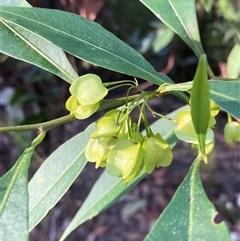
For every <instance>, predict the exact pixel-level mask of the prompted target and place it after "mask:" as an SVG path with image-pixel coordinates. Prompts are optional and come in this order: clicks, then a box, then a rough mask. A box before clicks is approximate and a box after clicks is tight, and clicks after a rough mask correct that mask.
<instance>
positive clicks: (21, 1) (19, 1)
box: [0, 0, 31, 7]
mask: <svg viewBox="0 0 240 241" xmlns="http://www.w3.org/2000/svg"><path fill="white" fill-rule="evenodd" d="M0 6H9V7H31V5H30V4H29V3H28V2H27V1H25V0H4V1H1V2H0Z"/></svg>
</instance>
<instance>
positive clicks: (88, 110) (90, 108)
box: [75, 103, 99, 120]
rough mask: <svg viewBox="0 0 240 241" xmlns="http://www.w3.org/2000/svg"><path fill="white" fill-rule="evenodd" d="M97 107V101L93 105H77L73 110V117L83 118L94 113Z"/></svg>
mask: <svg viewBox="0 0 240 241" xmlns="http://www.w3.org/2000/svg"><path fill="white" fill-rule="evenodd" d="M98 108H99V103H95V104H93V105H79V106H78V107H77V109H76V111H75V117H76V118H77V119H79V120H83V119H86V118H88V117H89V116H91V115H92V114H94V113H95V112H96V111H97V110H98Z"/></svg>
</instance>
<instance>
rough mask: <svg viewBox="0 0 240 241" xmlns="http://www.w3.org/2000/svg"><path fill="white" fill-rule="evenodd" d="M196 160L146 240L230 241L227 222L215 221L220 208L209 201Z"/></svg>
mask: <svg viewBox="0 0 240 241" xmlns="http://www.w3.org/2000/svg"><path fill="white" fill-rule="evenodd" d="M199 165H200V161H199V160H196V161H195V162H194V163H193V164H192V166H191V168H190V171H189V172H188V174H187V176H186V177H185V179H184V181H183V182H182V184H181V185H180V186H179V188H178V189H177V191H176V192H175V194H174V196H173V198H172V200H171V202H170V203H169V204H168V206H167V207H166V208H165V210H164V211H163V213H162V214H161V215H160V217H159V218H158V220H157V222H156V223H155V225H154V226H153V228H152V229H151V231H150V232H149V233H148V235H147V236H146V238H145V239H144V241H152V240H171V241H179V240H184V241H202V240H218V241H230V235H229V232H228V230H227V227H226V224H225V223H224V222H221V223H219V224H216V223H215V222H214V218H215V217H216V215H217V211H216V209H215V207H214V206H213V204H212V203H211V202H210V201H209V200H208V198H207V196H206V194H205V192H204V189H203V187H202V183H201V180H200V177H199Z"/></svg>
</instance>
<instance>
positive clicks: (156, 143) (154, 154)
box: [142, 134, 173, 174]
mask: <svg viewBox="0 0 240 241" xmlns="http://www.w3.org/2000/svg"><path fill="white" fill-rule="evenodd" d="M142 149H143V161H144V166H145V169H146V172H147V173H148V174H150V173H152V171H153V170H154V168H155V167H160V166H162V167H166V166H169V165H170V164H171V162H172V158H173V155H172V150H171V148H170V146H169V145H168V143H167V142H166V141H165V140H163V138H162V137H161V135H160V134H156V135H154V136H150V137H146V139H145V140H144V142H143V145H142Z"/></svg>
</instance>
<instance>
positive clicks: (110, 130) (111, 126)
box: [91, 110, 128, 139]
mask: <svg viewBox="0 0 240 241" xmlns="http://www.w3.org/2000/svg"><path fill="white" fill-rule="evenodd" d="M122 117H124V114H123V113H122V112H120V111H119V110H111V111H109V112H107V113H106V114H105V115H104V116H103V117H101V118H100V119H99V120H98V121H97V124H96V128H97V129H96V130H95V131H94V132H93V133H92V134H91V138H102V137H109V138H112V137H117V138H118V139H126V138H127V133H128V129H127V127H128V126H127V118H126V119H124V120H122V122H119V120H120V118H122Z"/></svg>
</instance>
